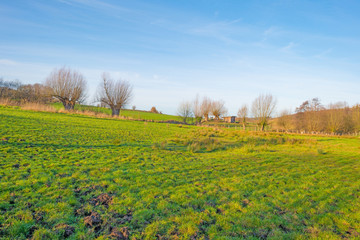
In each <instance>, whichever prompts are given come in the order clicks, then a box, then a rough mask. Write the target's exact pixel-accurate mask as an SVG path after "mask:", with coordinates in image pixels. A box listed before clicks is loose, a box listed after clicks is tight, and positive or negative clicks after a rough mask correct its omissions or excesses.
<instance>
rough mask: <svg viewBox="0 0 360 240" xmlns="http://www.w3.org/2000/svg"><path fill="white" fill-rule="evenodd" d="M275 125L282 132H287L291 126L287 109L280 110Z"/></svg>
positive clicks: (289, 112) (289, 113)
mask: <svg viewBox="0 0 360 240" xmlns="http://www.w3.org/2000/svg"><path fill="white" fill-rule="evenodd" d="M277 123H278V125H279V126H280V127H281V128H283V129H284V130H288V129H289V128H290V125H291V111H290V110H288V109H284V110H282V111H281V112H280V114H279V117H278V118H277Z"/></svg>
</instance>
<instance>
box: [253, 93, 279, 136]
mask: <svg viewBox="0 0 360 240" xmlns="http://www.w3.org/2000/svg"><path fill="white" fill-rule="evenodd" d="M275 107H276V100H275V99H274V97H273V96H272V95H271V94H267V95H260V96H258V97H257V98H256V99H255V100H254V101H253V103H252V106H251V112H252V114H253V116H254V117H255V118H256V120H257V122H258V125H259V126H260V128H261V131H264V130H265V127H266V126H267V125H268V123H269V118H270V117H271V115H272V113H273V112H274V109H275Z"/></svg>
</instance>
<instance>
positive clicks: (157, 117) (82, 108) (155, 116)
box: [52, 103, 182, 121]
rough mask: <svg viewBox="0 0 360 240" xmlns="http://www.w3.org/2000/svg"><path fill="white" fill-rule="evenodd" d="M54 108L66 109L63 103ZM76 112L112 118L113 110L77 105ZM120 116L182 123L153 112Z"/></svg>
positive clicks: (131, 111)
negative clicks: (105, 115) (88, 112)
mask: <svg viewBox="0 0 360 240" xmlns="http://www.w3.org/2000/svg"><path fill="white" fill-rule="evenodd" d="M52 106H53V107H54V108H55V109H57V110H60V109H64V106H63V105H62V104H61V103H53V104H52ZM75 110H78V111H91V112H96V113H104V114H107V115H109V116H111V109H109V108H104V107H95V106H87V105H79V104H77V105H75ZM120 115H121V116H123V117H130V118H132V119H141V120H153V121H171V120H174V121H182V120H181V118H180V117H178V116H173V115H167V114H159V113H152V112H147V111H139V110H129V109H122V110H121V113H120Z"/></svg>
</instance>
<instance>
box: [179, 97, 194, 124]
mask: <svg viewBox="0 0 360 240" xmlns="http://www.w3.org/2000/svg"><path fill="white" fill-rule="evenodd" d="M178 116H179V117H181V118H182V120H183V122H184V123H186V120H187V119H188V118H191V117H192V104H191V102H187V101H184V102H181V103H180V105H179V108H178Z"/></svg>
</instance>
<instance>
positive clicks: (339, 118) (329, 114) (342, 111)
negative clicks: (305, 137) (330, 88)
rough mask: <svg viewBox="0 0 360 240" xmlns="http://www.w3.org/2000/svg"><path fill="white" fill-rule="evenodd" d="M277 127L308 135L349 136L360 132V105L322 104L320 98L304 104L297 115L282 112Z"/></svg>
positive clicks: (297, 110) (285, 111)
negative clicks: (330, 134) (329, 134)
mask: <svg viewBox="0 0 360 240" xmlns="http://www.w3.org/2000/svg"><path fill="white" fill-rule="evenodd" d="M277 125H278V127H279V128H280V129H283V130H296V131H302V132H308V133H319V132H322V133H332V134H348V133H354V132H359V131H360V105H355V106H353V107H349V105H348V104H347V103H346V102H338V103H334V104H329V105H328V106H327V107H325V106H324V105H322V104H321V102H320V100H319V99H318V98H313V99H311V100H307V101H305V102H303V103H302V104H301V105H300V106H299V107H297V108H296V110H295V114H291V111H289V110H283V111H281V112H280V114H279V117H278V118H277Z"/></svg>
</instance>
